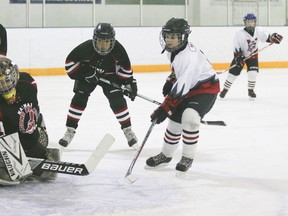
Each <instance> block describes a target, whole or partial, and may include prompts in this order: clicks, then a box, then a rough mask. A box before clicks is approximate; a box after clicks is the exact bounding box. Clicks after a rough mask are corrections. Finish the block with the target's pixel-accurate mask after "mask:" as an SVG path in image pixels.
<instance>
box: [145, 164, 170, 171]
mask: <svg viewBox="0 0 288 216" xmlns="http://www.w3.org/2000/svg"><path fill="white" fill-rule="evenodd" d="M168 165H169V163H162V164H160V165H158V166H156V167H151V166H148V165H146V166H145V167H144V168H145V169H147V170H157V169H161V168H164V167H167V166H168Z"/></svg>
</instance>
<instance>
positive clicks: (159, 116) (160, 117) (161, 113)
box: [150, 106, 169, 124]
mask: <svg viewBox="0 0 288 216" xmlns="http://www.w3.org/2000/svg"><path fill="white" fill-rule="evenodd" d="M168 116H169V115H168V113H167V112H166V111H165V110H164V109H163V107H162V106H159V107H158V108H157V109H156V110H154V112H153V113H152V114H151V115H150V118H151V122H153V121H154V120H155V119H156V124H160V123H161V122H163V121H164V120H165V119H166V118H167V117H168Z"/></svg>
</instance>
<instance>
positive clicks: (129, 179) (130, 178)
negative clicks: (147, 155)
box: [125, 119, 156, 184]
mask: <svg viewBox="0 0 288 216" xmlns="http://www.w3.org/2000/svg"><path fill="white" fill-rule="evenodd" d="M155 124H156V119H155V120H154V121H153V122H152V123H151V125H150V127H149V129H148V131H147V133H146V135H145V137H144V140H143V142H142V144H141V146H140V147H139V149H138V151H137V153H136V154H135V156H134V158H133V160H132V162H131V164H130V166H129V168H128V170H127V173H126V175H125V179H126V181H127V182H128V183H129V184H132V183H134V182H135V181H136V180H137V179H138V178H137V177H135V176H133V175H132V170H133V167H134V165H135V163H136V161H137V159H138V157H139V155H140V153H141V151H142V149H143V147H144V145H145V143H146V141H147V139H148V137H149V135H150V134H151V131H152V129H153V127H154V125H155Z"/></svg>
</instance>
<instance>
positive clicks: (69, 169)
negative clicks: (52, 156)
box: [28, 134, 115, 176]
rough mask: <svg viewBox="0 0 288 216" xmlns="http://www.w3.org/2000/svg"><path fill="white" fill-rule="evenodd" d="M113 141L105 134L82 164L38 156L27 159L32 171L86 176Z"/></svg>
mask: <svg viewBox="0 0 288 216" xmlns="http://www.w3.org/2000/svg"><path fill="white" fill-rule="evenodd" d="M114 141H115V139H114V137H113V136H112V135H110V134H106V135H105V136H104V137H103V138H102V140H101V141H100V143H99V144H98V146H97V147H96V149H95V150H94V151H93V153H92V154H91V155H90V157H89V158H88V160H87V161H86V162H85V163H84V164H78V163H70V162H64V161H58V162H55V161H49V160H45V159H40V158H28V160H29V164H30V166H31V168H32V170H33V171H34V172H37V171H39V172H41V171H51V172H57V173H62V174H69V175H78V176H86V175H89V174H91V173H92V172H93V171H94V169H95V168H96V166H97V165H98V163H99V162H100V160H101V159H102V158H103V156H104V154H105V153H106V152H107V151H108V149H109V148H110V146H111V145H112V144H113V143H114Z"/></svg>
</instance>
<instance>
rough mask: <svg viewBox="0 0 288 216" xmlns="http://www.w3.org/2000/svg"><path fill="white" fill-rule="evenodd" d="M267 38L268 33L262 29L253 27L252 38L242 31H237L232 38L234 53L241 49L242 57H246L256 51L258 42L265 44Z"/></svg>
mask: <svg viewBox="0 0 288 216" xmlns="http://www.w3.org/2000/svg"><path fill="white" fill-rule="evenodd" d="M268 37H269V32H267V31H265V30H264V29H263V28H262V27H258V26H257V27H255V31H254V35H253V37H252V36H251V35H250V34H249V33H248V32H247V31H245V30H244V29H241V30H240V31H238V32H237V33H236V35H235V38H234V51H236V50H239V49H240V48H241V50H242V52H243V55H244V57H248V56H249V55H251V54H252V53H253V52H255V51H256V50H257V49H258V43H259V41H261V42H263V43H265V42H266V41H267V39H268Z"/></svg>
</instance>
